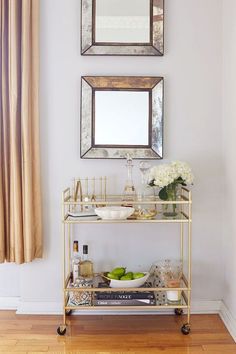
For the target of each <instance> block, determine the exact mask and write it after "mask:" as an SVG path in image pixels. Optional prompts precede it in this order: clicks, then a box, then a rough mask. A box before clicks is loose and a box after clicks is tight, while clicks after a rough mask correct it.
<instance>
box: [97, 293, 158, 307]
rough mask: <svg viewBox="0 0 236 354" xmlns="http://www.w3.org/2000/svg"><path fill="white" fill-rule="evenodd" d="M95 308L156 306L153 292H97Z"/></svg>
mask: <svg viewBox="0 0 236 354" xmlns="http://www.w3.org/2000/svg"><path fill="white" fill-rule="evenodd" d="M93 303H94V305H96V306H153V305H155V304H156V300H155V295H154V292H153V291H142V292H137V291H126V292H97V293H96V297H95V299H94V302H93Z"/></svg>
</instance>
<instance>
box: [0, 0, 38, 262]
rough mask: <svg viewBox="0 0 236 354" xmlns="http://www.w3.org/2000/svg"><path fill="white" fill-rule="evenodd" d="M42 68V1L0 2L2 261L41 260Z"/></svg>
mask: <svg viewBox="0 0 236 354" xmlns="http://www.w3.org/2000/svg"><path fill="white" fill-rule="evenodd" d="M38 68H39V2H38V0H10V1H9V0H0V77H1V86H0V87H1V90H0V166H1V169H0V262H4V261H8V262H16V263H18V264H19V263H24V262H30V261H32V260H33V259H34V258H40V257H42V216H41V190H40V151H39V108H38V106H39V101H38V91H39V87H38V82H39V71H38Z"/></svg>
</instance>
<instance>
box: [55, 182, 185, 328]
mask: <svg viewBox="0 0 236 354" xmlns="http://www.w3.org/2000/svg"><path fill="white" fill-rule="evenodd" d="M91 180H92V184H93V185H94V186H95V182H96V181H99V185H100V191H99V193H98V194H96V198H95V195H94V193H95V192H94V191H93V192H92V193H91V194H89V192H88V189H86V188H85V189H84V191H86V195H87V196H88V199H89V201H87V200H86V201H84V195H83V193H81V196H80V198H77V197H78V196H77V194H76V193H75V191H76V190H77V185H78V181H79V183H80V184H81V186H80V188H81V191H82V190H83V186H82V185H83V184H85V186H86V185H87V183H88V179H87V178H86V179H84V180H81V179H75V180H74V184H73V186H72V188H67V189H65V190H64V191H63V193H62V234H63V245H64V247H63V293H64V303H63V324H62V325H60V327H59V328H60V330H61V331H62V330H64V329H65V330H66V324H67V322H66V316H67V312H68V311H70V310H78V309H81V310H82V309H85V310H86V311H88V310H91V311H93V310H94V309H98V308H99V309H100V310H101V306H95V305H91V306H68V304H67V303H68V299H69V292H71V291H72V292H73V291H74V292H82V291H87V292H91V293H92V294H94V292H104V291H107V288H73V287H70V274H71V268H70V267H71V266H70V263H71V226H72V224H83V223H96V224H103V223H106V224H107V223H112V224H115V223H165V224H169V223H177V224H179V225H180V259H181V260H182V262H184V258H185V252H186V257H187V270H186V275H185V274H183V276H182V281H181V287H179V288H166V287H152V288H132V291H145V290H147V289H148V291H155V292H160V291H167V290H176V291H181V293H182V302H181V305H154V306H142V308H141V309H142V310H145V311H146V310H154V309H158V310H160V309H177V310H180V311H181V310H185V311H186V312H187V313H186V315H187V323H185V324H184V325H183V327H184V326H187V328H188V329H189V330H190V310H191V239H192V193H191V191H189V190H188V189H187V188H185V187H182V189H181V198H180V199H179V200H176V201H163V200H160V199H159V198H156V200H155V201H152V202H151V201H148V203H149V204H151V203H153V204H155V205H156V207H158V206H159V207H160V206H161V205H162V204H170V203H171V204H179V205H180V214H179V215H180V217H178V218H162V217H161V215H160V213H159V215H157V217H156V218H154V219H152V220H134V219H130V220H101V219H99V218H98V217H97V218H96V217H95V218H94V220H88V219H86V218H85V219H76V220H74V219H73V220H71V219H70V218H69V216H68V212H69V211H72V210H74V208H75V207H76V206H79V207H80V210H83V205H85V204H86V205H89V204H91V205H94V200H93V197H94V198H95V199H96V205H103V206H104V205H125V202H124V201H122V196H121V195H107V194H106V183H107V179H106V177H103V178H100V179H94V178H93V179H90V182H91ZM140 203H144V204H145V203H147V202H145V201H143V202H140V201H134V202H132V204H134V206H135V205H136V204H140ZM128 204H129V205H130V201H129V202H128ZM186 231H187V237H185V236H186V235H185V233H186ZM186 244H187V245H186ZM183 264H184V263H183ZM130 290H131V289H130V288H129V289H128V291H130ZM116 291H127V288H109V292H116ZM102 309H110V310H112V311H114V310H118V311H119V310H124V309H126V310H127V309H134V310H137V309H140V306H102ZM183 327H182V328H183Z"/></svg>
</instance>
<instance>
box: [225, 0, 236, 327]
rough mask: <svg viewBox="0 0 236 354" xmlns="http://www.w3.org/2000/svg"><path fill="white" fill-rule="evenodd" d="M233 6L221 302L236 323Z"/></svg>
mask: <svg viewBox="0 0 236 354" xmlns="http://www.w3.org/2000/svg"><path fill="white" fill-rule="evenodd" d="M235 18H236V2H235V1H234V0H226V1H225V0H224V1H223V86H222V87H223V90H222V92H223V116H222V118H223V119H222V128H223V137H224V140H223V154H224V155H223V157H224V159H223V161H224V165H223V170H224V173H225V177H224V179H225V180H224V190H223V192H224V194H223V198H224V214H223V222H224V228H223V240H224V255H225V260H224V265H225V267H224V275H225V278H224V280H225V282H224V302H225V305H226V306H227V307H228V309H229V310H230V312H231V314H232V315H233V317H234V320H235V321H236V301H235V299H236V281H235V279H236V256H235V254H236V237H235V235H236V220H235V215H236V203H235V200H236V183H235V180H236V164H235V149H236V139H235V132H236V113H235V112H236V99H235V92H236V81H235V76H236V66H235V63H236V47H235V42H236V22H235Z"/></svg>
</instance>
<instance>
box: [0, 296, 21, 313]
mask: <svg viewBox="0 0 236 354" xmlns="http://www.w3.org/2000/svg"><path fill="white" fill-rule="evenodd" d="M19 302H20V298H19V297H18V296H1V297H0V310H16V309H17V308H18V305H19Z"/></svg>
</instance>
